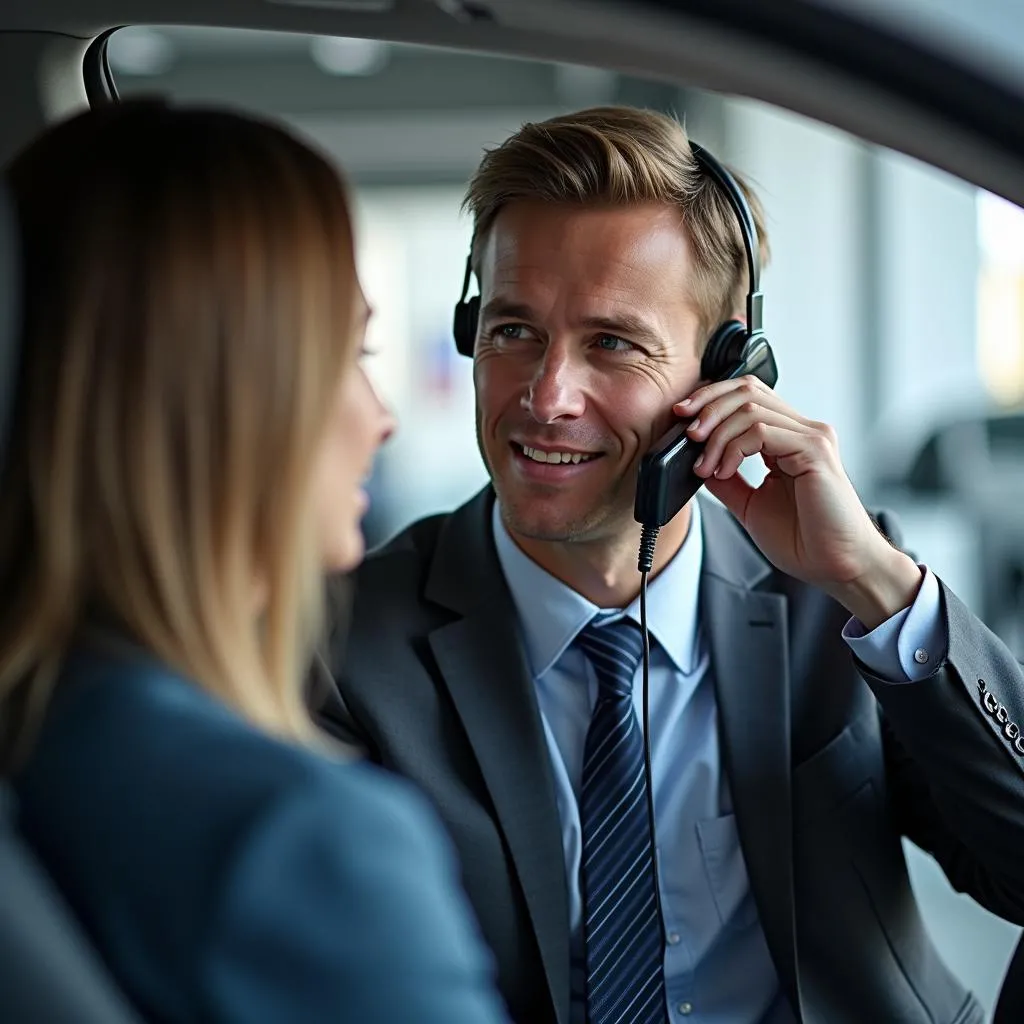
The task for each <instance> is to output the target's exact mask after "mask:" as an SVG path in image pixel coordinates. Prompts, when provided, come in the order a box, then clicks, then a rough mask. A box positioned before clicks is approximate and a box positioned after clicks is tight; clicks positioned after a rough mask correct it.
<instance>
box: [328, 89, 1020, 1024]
mask: <svg viewBox="0 0 1024 1024" xmlns="http://www.w3.org/2000/svg"><path fill="white" fill-rule="evenodd" d="M751 200H752V205H753V206H754V209H755V211H756V210H757V206H756V203H755V202H753V197H751ZM467 205H468V207H469V209H470V211H471V212H472V214H473V217H474V238H473V247H472V254H471V265H472V269H473V270H474V271H475V273H476V276H477V278H478V280H479V282H480V310H479V322H478V325H477V329H476V332H475V338H474V351H473V356H474V380H475V387H476V397H477V433H478V438H479V444H480V450H481V452H482V454H483V457H484V460H485V462H486V464H487V466H488V469H489V472H490V477H491V486H490V487H488V488H487V489H486V490H485V491H484V492H482V493H481V494H479V495H477V496H476V497H475V498H473V499H472V500H471V501H470V502H468V503H467V504H466V505H464V506H463V507H462V508H460V509H458V510H456V511H455V512H453V513H451V514H450V515H443V516H434V517H431V518H429V519H425V520H423V521H420V522H418V523H415V524H414V525H413V526H411V527H409V528H408V529H407V530H406V531H405V532H404V533H402V534H401V535H400V536H399V537H397V538H396V539H395V540H393V541H392V542H390V543H389V544H387V545H386V546H385V547H383V548H382V549H381V550H379V551H378V552H376V553H375V554H374V555H373V556H372V557H370V558H368V559H367V561H366V562H365V564H364V565H363V567H362V568H361V569H360V571H359V573H358V577H357V580H356V592H355V602H354V608H353V616H354V621H353V623H352V627H353V628H352V632H351V635H350V639H349V642H348V644H347V645H346V649H345V651H344V652H342V651H341V649H340V646H339V647H338V649H336V650H332V651H331V654H330V657H329V659H328V660H329V661H331V662H333V664H331V665H330V666H329V667H330V669H331V671H332V672H333V675H334V677H335V678H334V685H333V686H328V687H326V688H325V691H326V692H325V693H323V694H321V697H320V698H319V699H320V710H319V718H320V721H321V723H322V724H323V725H324V726H325V727H326V728H327V729H328V730H330V731H332V732H334V733H335V734H336V735H339V736H342V737H344V738H345V739H347V740H350V741H351V740H354V741H357V742H360V743H361V744H363V746H364V747H365V748H366V750H367V751H368V752H369V754H370V756H371V757H372V758H374V759H375V760H377V761H379V762H380V763H382V764H384V765H386V766H388V767H390V768H392V769H393V770H395V771H397V772H399V773H401V774H403V775H405V776H408V777H409V778H411V779H413V780H414V781H415V782H416V783H418V784H419V785H420V786H421V787H422V788H423V789H424V790H425V791H426V792H427V793H428V794H429V795H430V796H431V798H432V799H433V801H434V802H435V804H436V806H437V808H438V809H439V811H440V813H441V816H442V817H443V819H444V820H445V822H446V823H447V826H448V828H449V830H450V832H451V835H452V837H453V839H454V841H455V845H456V847H457V849H458V852H459V854H460V857H461V867H462V877H463V882H464V885H465V887H466V890H467V892H468V893H469V896H470V898H471V900H472V903H473V905H474V907H475V909H476V912H477V914H478V917H479V920H480V923H481V926H482V929H483V932H484V934H485V936H486V938H487V939H488V941H489V942H490V944H491V946H492V948H493V950H494V951H495V953H496V956H497V961H498V965H499V972H500V984H501V988H502V991H503V994H504V996H505V998H506V1000H507V1002H508V1004H509V1007H510V1009H511V1011H512V1014H513V1016H514V1017H515V1019H516V1020H517V1021H520V1022H522V1024H582V1022H584V1021H587V1022H589V1024H610V1022H612V1021H619V1022H625V1021H637V1022H654V1021H659V1022H660V1021H664V1020H666V1019H670V1020H672V1021H673V1022H675V1021H679V1022H684V1021H701V1022H711V1021H714V1022H726V1021H727V1022H736V1024H792V1022H795V1021H804V1022H808V1024H811V1022H813V1024H846V1022H850V1024H876V1022H878V1024H881V1022H890V1021H901V1022H906V1024H918V1022H920V1024H925V1022H929V1024H963V1022H972V1024H974V1022H979V1021H980V1020H981V1019H982V1014H981V1009H980V1007H979V1005H978V1004H977V1002H976V1001H975V1000H974V998H973V997H972V996H971V995H970V994H969V993H967V992H966V991H965V990H964V989H963V988H962V986H961V985H960V984H959V982H958V981H957V980H956V978H955V977H954V976H953V975H952V974H951V973H950V972H949V971H948V970H947V968H946V967H945V966H944V965H943V964H942V962H941V961H940V960H939V958H938V955H937V953H936V951H935V949H934V947H933V946H932V945H931V943H930V941H929V939H928V936H927V934H926V933H925V930H924V928H923V925H922V921H921V919H920V916H919V914H918V911H917V908H916V906H915V903H914V898H913V894H912V892H911V889H910V885H909V882H908V877H907V869H906V865H905V862H904V859H903V853H902V847H901V841H900V839H901V836H903V835H905V836H909V837H910V838H911V839H912V840H913V841H914V842H916V843H918V844H919V845H920V846H921V847H922V848H924V849H926V850H928V851H929V852H931V853H932V854H933V855H934V856H935V857H936V858H937V859H938V861H939V862H940V863H941V864H942V866H943V868H944V869H945V871H946V873H947V875H948V876H949V878H950V880H951V881H952V883H953V884H954V885H955V886H956V887H957V888H958V889H961V890H963V891H966V892H969V893H971V895H972V896H974V898H975V899H977V900H979V901H980V902H981V903H983V904H984V905H985V906H987V907H989V908H990V909H992V910H993V911H995V912H996V913H998V914H1001V915H1003V916H1005V917H1007V918H1010V919H1013V920H1017V921H1024V856H1021V855H1020V854H1021V852H1022V851H1024V773H1022V767H1024V741H1022V739H1021V731H1020V728H1019V727H1018V724H1017V723H1020V722H1024V677H1022V673H1021V669H1020V667H1019V666H1018V665H1017V664H1016V662H1015V661H1014V660H1013V658H1012V657H1011V656H1010V654H1009V652H1008V651H1007V650H1006V648H1005V646H1004V645H1003V644H1001V643H1000V642H999V640H998V639H997V638H995V637H994V636H993V635H992V634H991V633H989V632H988V631H987V630H986V629H985V627H984V626H983V625H982V624H981V623H980V622H979V621H978V620H977V619H976V618H975V617H974V616H972V615H971V614H970V613H969V612H968V611H967V610H966V609H965V608H964V606H963V605H962V604H961V603H960V602H959V601H958V600H957V598H956V597H955V596H954V595H953V594H952V593H950V592H949V590H948V589H947V588H946V587H945V585H944V584H943V583H942V582H941V581H939V580H938V579H937V578H936V577H935V575H934V574H933V573H932V572H930V571H929V570H928V569H927V567H925V566H919V565H917V564H916V563H915V562H914V561H913V560H912V559H911V558H910V557H909V556H907V555H906V554H904V553H903V552H902V550H901V549H900V547H899V538H898V535H897V531H896V526H895V524H894V523H892V522H891V521H890V520H889V519H887V518H885V517H884V516H880V517H878V518H877V519H872V518H871V517H870V516H869V515H868V513H867V512H866V511H865V509H864V507H863V506H862V505H861V503H860V501H859V500H858V498H857V495H856V493H855V492H854V489H853V487H852V485H851V484H850V481H849V480H848V478H847V476H846V474H845V472H844V470H843V467H842V463H841V461H840V457H839V453H838V447H837V441H836V438H835V435H834V432H833V431H832V429H831V428H830V427H828V426H827V425H825V424H822V423H818V422H815V421H813V420H810V419H808V418H807V417H804V416H802V415H801V414H800V413H798V412H797V411H796V410H794V409H792V408H791V407H790V406H789V405H788V404H787V403H786V402H784V401H783V400H782V399H781V398H780V397H779V396H778V395H777V394H775V393H774V392H773V391H771V390H770V389H768V388H767V387H765V386H764V385H763V384H761V383H760V382H758V381H756V380H754V379H752V378H750V377H743V378H740V379H736V380H729V381H724V382H715V383H712V382H708V381H702V380H701V357H702V353H703V348H704V346H705V344H706V342H707V339H708V338H709V337H710V336H711V335H712V333H713V332H714V330H715V328H716V326H717V325H718V324H719V323H720V322H721V321H722V320H725V319H728V318H729V317H730V316H733V315H735V314H736V313H737V312H738V311H739V310H740V309H741V308H742V300H743V296H744V294H745V291H746V277H745V261H744V252H743V248H742V246H741V245H740V235H739V233H738V232H737V223H736V218H735V216H734V215H733V212H732V211H731V210H730V207H729V203H728V202H727V200H726V198H725V196H724V195H723V193H722V189H721V186H720V184H719V183H718V182H716V181H715V180H714V176H713V175H709V174H707V173H705V172H704V169H702V166H701V164H699V163H698V162H697V161H696V160H695V159H694V155H693V152H692V150H691V148H690V145H689V143H688V141H687V139H686V136H685V134H684V132H683V130H682V128H681V127H680V126H679V125H678V124H677V123H676V122H675V121H673V120H671V119H668V118H665V117H662V116H660V115H656V114H651V113H647V112H641V111H634V110H628V109H623V108H605V109H600V110H592V111H584V112H581V113H578V114H574V115H569V116H566V117H561V118H556V119H553V120H552V121H549V122H546V123H544V124H542V125H526V126H524V128H523V129H522V130H521V131H519V132H518V133H516V135H514V136H513V137H512V138H511V139H509V140H508V141H507V142H506V143H505V144H504V145H502V146H501V147H499V148H498V149H497V150H494V151H492V152H490V153H489V154H488V155H487V156H486V158H485V159H484V161H483V163H482V165H481V167H480V169H479V171H478V172H477V174H476V175H475V177H474V179H473V181H472V183H471V184H470V188H469V193H468V197H467ZM756 219H757V222H758V228H759V229H760V230H759V234H760V238H761V244H762V247H763V248H766V246H765V239H764V233H763V226H762V225H761V223H760V220H761V218H760V216H759V214H758V215H757V217H756ZM783 372H785V368H783ZM680 399H684V401H680ZM679 417H684V418H686V419H692V420H693V422H692V424H691V426H690V427H689V431H690V436H691V437H692V438H693V439H694V440H697V441H703V442H706V448H705V451H704V456H703V461H702V462H701V464H700V465H699V466H698V468H697V473H698V475H699V476H700V477H701V479H702V480H704V481H705V483H706V489H707V491H709V492H711V494H712V495H713V496H714V498H716V499H718V500H717V501H711V500H708V499H707V498H706V497H703V496H701V497H699V498H698V499H697V500H695V501H692V502H690V503H689V505H688V506H687V507H686V508H684V509H683V511H682V512H681V513H680V514H679V515H677V516H676V517H675V518H674V519H673V520H672V521H671V522H670V523H668V524H667V525H666V526H665V527H664V528H663V530H662V531H661V535H660V538H659V540H658V546H657V549H656V552H655V559H654V568H653V571H652V574H651V580H652V582H651V585H650V589H649V594H648V622H649V627H650V636H651V647H650V770H651V774H652V778H653V797H652V803H653V816H654V819H655V829H654V832H655V835H656V840H655V839H652V837H651V834H650V829H649V827H648V819H647V815H646V807H647V800H648V792H647V788H646V782H645V776H646V773H645V771H644V745H643V740H642V738H641V730H642V727H641V724H640V723H641V721H642V715H640V714H639V709H640V704H641V697H640V690H641V687H640V685H639V684H637V685H635V686H634V685H633V683H634V681H636V680H639V678H640V671H639V669H638V668H637V664H638V660H639V654H640V643H639V641H638V637H639V631H638V630H637V628H636V625H635V624H636V623H637V622H638V621H639V608H638V600H637V599H638V591H639V585H640V577H639V574H638V571H637V547H638V543H639V539H640V531H639V527H638V525H637V524H636V523H635V522H634V520H633V514H632V513H633V502H634V491H635V486H636V478H637V469H638V465H639V461H640V458H641V456H642V455H643V454H644V452H645V451H646V450H647V449H648V448H649V447H650V445H651V443H652V442H653V441H654V440H655V439H656V438H658V437H659V436H660V435H661V434H662V433H663V432H664V431H665V430H666V429H667V428H669V427H670V426H671V425H672V424H673V423H675V422H677V420H678V418H679ZM747 456H759V457H760V458H761V459H763V461H764V462H765V464H766V465H767V467H768V470H769V473H768V476H767V477H766V478H765V480H764V482H763V483H762V484H761V485H760V486H759V487H753V486H751V485H750V484H749V483H748V482H747V481H746V480H745V479H744V478H743V477H742V476H740V475H739V474H738V472H737V471H738V469H739V466H740V463H741V462H742V461H743V459H744V458H745V457H747ZM342 654H344V660H342Z"/></svg>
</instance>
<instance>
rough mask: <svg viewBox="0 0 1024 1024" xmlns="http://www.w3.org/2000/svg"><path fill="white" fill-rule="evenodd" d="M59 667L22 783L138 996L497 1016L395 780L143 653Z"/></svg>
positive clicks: (369, 1012)
mask: <svg viewBox="0 0 1024 1024" xmlns="http://www.w3.org/2000/svg"><path fill="white" fill-rule="evenodd" d="M73 673H74V674H73V675H72V676H69V678H68V679H67V680H66V681H65V683H63V684H62V693H61V696H60V698H59V700H58V702H57V703H56V704H55V706H54V708H53V712H52V714H51V716H50V719H49V721H48V723H47V726H46V728H45V729H44V731H43V734H42V736H41V737H40V743H39V745H38V749H37V751H36V753H35V754H34V755H33V757H32V759H31V761H30V762H29V764H28V766H27V767H26V770H25V772H24V773H23V775H22V778H21V779H20V781H19V784H18V788H19V795H20V796H21V798H22V804H23V808H22V809H23V814H24V815H25V816H26V820H27V822H28V823H29V825H30V827H29V828H28V829H27V831H28V833H29V834H30V838H31V840H32V841H33V842H34V843H35V844H36V845H37V848H38V849H40V852H41V853H42V854H43V859H44V861H45V862H46V863H47V866H48V867H50V869H51V871H52V873H53V874H54V876H55V878H56V879H57V881H58V883H59V884H60V885H61V887H62V888H63V889H64V890H65V893H66V894H67V895H69V896H70V898H71V902H72V904H73V906H74V907H75V909H76V910H77V911H78V913H79V914H80V916H82V917H83V919H84V920H85V921H86V923H87V925H88V926H89V929H90V931H92V932H93V934H98V935H100V937H101V939H102V938H105V941H101V945H102V946H103V948H104V950H105V952H106V953H107V955H108V956H109V957H110V959H111V961H112V962H113V963H114V965H115V967H116V968H118V973H119V975H120V976H121V978H122V981H123V982H125V983H126V984H127V987H128V989H129V991H130V992H131V993H132V995H133V996H134V997H135V998H136V1000H137V1001H138V1002H139V1003H140V1004H141V1005H143V1006H145V1005H161V1006H163V1007H165V1008H166V1007H167V1006H169V1005H172V1004H177V1005H178V1010H177V1011H176V1012H174V1013H171V1014H170V1015H169V1019H181V1020H187V1019H194V1018H195V1017H196V1016H197V1015H198V1016H199V1017H202V1018H203V1019H218V1020H246V1019H253V1018H254V1017H255V1016H260V1015H262V1016H263V1017H264V1018H265V1019H280V1020H288V1019H296V1018H297V1017H304V1018H305V1019H321V1018H323V1019H327V1018H328V1017H334V1018H337V1019H340V1020H363V1019H369V1018H370V1017H371V1016H372V1017H373V1018H374V1019H376V1020H380V1021H382V1022H392V1021H394V1022H398V1021H405V1020H406V1019H408V1013H409V1006H410V1005H413V1006H418V1007H419V1008H420V1010H421V1011H422V1013H421V1014H420V1017H419V1019H422V1020H424V1021H431V1022H433V1021H438V1022H440V1021H444V1022H445V1024H462V1022H466V1024H469V1022H473V1024H476V1022H483V1021H498V1020H503V1019H504V1018H503V1015H502V1014H501V1010H500V1005H499V1004H498V1002H497V1000H496V999H495V997H494V994H493V991H492V990H491V988H490V985H491V977H492V970H493V966H492V964H491V961H490V959H489V956H488V954H487V953H486V951H485V950H484V948H483V946H482V944H481V942H480V938H479V935H478V933H477V929H476V926H475V922H474V920H473V917H472V912H471V911H470V909H469V906H468V903H467V902H466V900H465V898H464V896H463V894H462V893H461V891H460V887H459V884H458V878H457V871H456V867H455V858H454V855H453V851H452V850H451V847H450V842H449V840H448V839H447V837H446V836H445V835H444V833H443V830H442V829H441V827H440V825H439V823H438V821H437V819H436V816H435V815H434V813H433V811H432V810H431V809H430V808H429V805H428V804H427V802H426V800H425V799H424V798H423V797H421V796H420V795H419V794H418V793H415V792H414V791H413V789H412V787H411V786H410V785H409V784H408V783H406V782H403V781H401V780H398V779H397V778H395V777H393V776H391V775H390V774H387V773H385V772H384V771H383V770H381V769H378V768H376V767H373V766H371V765H368V764H366V763H363V762H357V761H354V760H351V759H345V758H343V757H342V756H341V755H338V756H331V755H329V754H320V753H318V752H316V751H315V750H310V749H304V748H301V747H298V746H295V745H292V744H289V743H286V742H283V741H279V740H276V739H274V738H272V737H270V736H267V735H265V734H263V733H262V732H260V731H259V730H257V729H255V728H254V727H252V726H250V725H249V724H248V723H246V722H244V721H243V720H242V719H240V718H239V717H238V716H236V715H234V714H233V713H232V712H231V711H229V710H228V709H226V708H224V707H223V706H222V705H220V704H219V703H218V702H217V701H215V700H213V699H212V698H210V697H209V696H208V695H206V694H205V693H203V692H202V691H200V690H198V689H196V688H195V687H194V686H192V685H191V684H190V683H189V682H188V681H187V680H184V679H182V678H181V677H180V676H178V675H177V674H176V673H174V672H173V671H170V670H168V669H167V668H166V667H165V666H161V665H158V664H156V663H139V664H136V665H134V666H133V667H132V668H131V670H130V671H128V672H125V671H124V670H123V668H122V667H120V666H118V667H116V668H113V667H112V666H110V665H109V664H108V665H100V664H95V663H93V664H89V665H85V664H84V663H79V664H78V665H77V666H76V667H75V668H73ZM155 922H159V925H158V926H157V925H155ZM140 949H144V950H145V951H146V955H147V958H148V957H151V958H152V959H151V960H150V961H149V962H150V967H147V969H146V970H145V971H141V972H140V971H139V970H138V956H139V954H138V952H137V951H138V950H140ZM131 951H136V952H131ZM155 964H159V965H160V966H159V970H156V969H155V968H154V967H153V966H152V965H155ZM269 964H292V965H294V970H293V971H292V970H291V969H289V971H286V972H285V973H284V974H282V973H281V972H280V971H278V970H276V969H274V970H268V965H269ZM197 970H198V972H199V973H198V975H197V974H196V971H197ZM396 972H397V974H398V975H399V976H400V977H401V978H402V979H403V980H402V983H401V984H396V982H395V976H396ZM293 975H294V977H293ZM310 978H312V979H314V980H315V984H307V983H306V981H308V979H310ZM300 979H306V981H302V983H301V984H300ZM342 1010H344V1012H342Z"/></svg>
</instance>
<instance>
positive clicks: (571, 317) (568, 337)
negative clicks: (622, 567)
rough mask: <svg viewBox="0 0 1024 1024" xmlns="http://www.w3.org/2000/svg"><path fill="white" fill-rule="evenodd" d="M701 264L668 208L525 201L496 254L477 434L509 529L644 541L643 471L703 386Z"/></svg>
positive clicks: (495, 243)
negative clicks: (693, 286) (639, 496)
mask: <svg viewBox="0 0 1024 1024" xmlns="http://www.w3.org/2000/svg"><path fill="white" fill-rule="evenodd" d="M691 267H692V254H691V247H690V243H689V239H688V237H687V235H686V232H685V230H684V228H683V226H682V222H681V218H680V214H679V211H678V210H677V209H676V208H674V207H671V206H668V205H661V204H645V205H638V206H631V207H625V208H616V207H596V208H586V207H575V206H570V207H563V206H554V205H549V204H544V203H536V202H517V203H512V204H510V205H509V206H507V207H505V208H504V209H503V210H502V211H501V213H500V214H499V215H498V217H497V219H496V221H495V223H494V226H493V227H492V229H491V231H490V233H489V235H488V237H487V239H486V242H485V245H484V249H483V252H482V260H481V315H480V327H479V336H478V339H477V348H476V361H475V366H474V379H475V384H476V399H477V437H478V442H479V445H480V451H481V453H482V455H483V457H484V461H485V462H486V463H487V466H488V469H489V471H490V475H491V479H492V481H493V483H494V487H495V491H496V493H497V495H498V500H499V502H500V504H501V508H502V511H503V514H504V517H505V521H506V523H507V525H508V526H509V529H510V530H511V531H512V532H513V533H518V534H519V535H521V536H523V537H528V538H531V539H534V540H542V541H600V540H613V539H616V538H619V537H621V536H622V535H623V533H624V531H630V532H632V531H635V529H636V526H635V524H634V523H633V501H634V495H635V490H636V475H637V468H638V466H639V463H640V459H641V457H642V456H643V454H644V453H645V452H646V451H647V450H648V448H650V446H651V444H652V442H653V441H654V440H655V439H656V438H658V437H659V436H660V435H661V434H662V433H663V432H664V431H665V430H667V429H668V428H669V427H670V426H671V425H672V424H673V423H674V422H675V416H674V415H673V413H672V405H673V403H675V402H677V401H679V400H680V399H682V398H685V397H686V396H687V395H688V394H689V393H690V392H691V391H692V390H693V389H694V388H695V387H696V385H697V382H698V380H699V377H700V358H699V356H698V337H697V334H698V315H697V311H696V309H695V308H694V306H693V304H692V302H691V300H690V298H689V294H690V292H689V288H688V284H689V279H690V274H691Z"/></svg>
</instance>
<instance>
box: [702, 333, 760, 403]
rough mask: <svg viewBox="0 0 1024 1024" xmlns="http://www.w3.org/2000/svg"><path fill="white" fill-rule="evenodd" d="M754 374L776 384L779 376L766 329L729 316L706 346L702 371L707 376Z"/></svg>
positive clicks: (712, 377)
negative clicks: (760, 328) (750, 325)
mask: <svg viewBox="0 0 1024 1024" xmlns="http://www.w3.org/2000/svg"><path fill="white" fill-rule="evenodd" d="M746 374H751V375H753V376H754V377H757V378H758V379H759V380H762V381H764V383H765V384H767V385H768V387H770V388H773V387H775V382H776V381H777V380H778V379H779V371H778V367H777V366H776V365H775V355H774V353H773V352H772V347H771V345H769V344H768V339H767V338H766V337H765V336H764V332H763V331H754V332H750V331H748V330H747V327H746V324H743V323H741V322H740V321H739V320H727V321H726V322H725V323H724V324H722V325H721V326H720V327H719V328H718V330H716V331H715V333H714V334H712V335H711V340H710V341H709V342H708V344H707V347H706V348H705V349H704V357H703V358H702V359H701V361H700V375H701V377H702V378H703V379H704V380H714V381H718V380H731V379H732V378H735V377H743V376H745V375H746Z"/></svg>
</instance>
